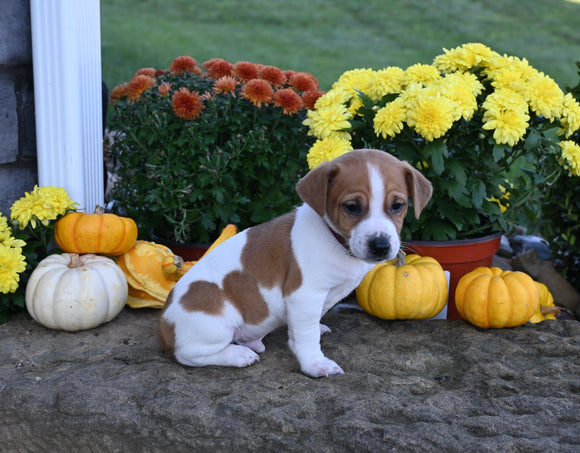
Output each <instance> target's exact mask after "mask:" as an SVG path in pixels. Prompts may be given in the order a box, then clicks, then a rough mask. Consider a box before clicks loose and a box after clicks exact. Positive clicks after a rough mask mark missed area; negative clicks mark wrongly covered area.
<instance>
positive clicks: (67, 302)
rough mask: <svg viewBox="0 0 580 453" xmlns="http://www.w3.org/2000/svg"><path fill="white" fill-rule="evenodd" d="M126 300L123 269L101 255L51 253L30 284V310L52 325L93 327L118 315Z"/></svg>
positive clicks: (40, 264)
mask: <svg viewBox="0 0 580 453" xmlns="http://www.w3.org/2000/svg"><path fill="white" fill-rule="evenodd" d="M126 300H127V281H126V280H125V276H124V275H123V272H122V271H121V269H119V266H117V265H116V264H115V262H114V261H113V260H111V259H110V258H107V257H105V256H99V255H90V254H89V255H77V254H69V253H63V254H60V255H49V256H48V257H46V258H45V259H43V260H42V261H41V262H40V263H38V266H37V267H36V268H35V269H34V271H33V272H32V274H31V275H30V279H29V280H28V284H27V285H26V309H27V310H28V313H29V314H30V316H32V318H33V319H34V320H35V321H37V322H39V323H40V324H42V325H43V326H45V327H49V328H51V329H61V330H69V331H76V330H84V329H92V328H93V327H96V326H98V325H99V324H102V323H105V322H108V321H110V320H112V319H113V318H114V317H115V316H117V315H118V314H119V313H120V312H121V310H122V309H123V307H124V306H125V302H126Z"/></svg>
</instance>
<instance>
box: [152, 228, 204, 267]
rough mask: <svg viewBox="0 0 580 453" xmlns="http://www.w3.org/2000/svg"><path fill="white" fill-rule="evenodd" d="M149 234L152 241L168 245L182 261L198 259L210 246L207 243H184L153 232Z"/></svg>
mask: <svg viewBox="0 0 580 453" xmlns="http://www.w3.org/2000/svg"><path fill="white" fill-rule="evenodd" d="M151 236H152V237H151V239H152V240H153V242H157V243H158V244H162V245H165V246H167V247H169V248H170V249H171V251H172V252H173V253H174V254H175V255H177V256H180V257H182V258H183V260H184V261H198V260H199V259H200V258H201V257H202V256H203V255H204V253H205V252H207V250H208V249H209V247H210V246H209V244H184V243H181V242H175V241H172V240H171V239H165V238H162V237H159V236H157V235H154V234H153V235H151Z"/></svg>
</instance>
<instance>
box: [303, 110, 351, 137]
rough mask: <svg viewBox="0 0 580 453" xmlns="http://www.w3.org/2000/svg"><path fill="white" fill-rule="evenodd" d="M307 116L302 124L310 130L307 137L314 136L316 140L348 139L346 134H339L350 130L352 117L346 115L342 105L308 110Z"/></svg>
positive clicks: (348, 114)
mask: <svg viewBox="0 0 580 453" xmlns="http://www.w3.org/2000/svg"><path fill="white" fill-rule="evenodd" d="M307 115H308V118H306V119H305V120H304V121H303V123H302V124H304V125H305V126H308V127H309V128H310V130H309V131H308V135H314V136H316V137H317V138H327V137H330V136H337V135H338V136H342V137H343V138H346V139H347V138H349V137H350V135H349V134H348V132H341V130H343V129H348V128H350V122H349V120H350V119H351V118H352V115H351V114H350V113H348V111H347V109H346V107H345V106H344V105H333V106H330V107H327V108H324V109H316V110H309V111H308V113H307Z"/></svg>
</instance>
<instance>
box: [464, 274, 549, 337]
mask: <svg viewBox="0 0 580 453" xmlns="http://www.w3.org/2000/svg"><path fill="white" fill-rule="evenodd" d="M455 305H456V306H457V310H458V311H459V314H460V315H461V317H462V318H463V319H466V320H467V321H469V322H470V323H472V324H474V325H476V326H478V327H481V328H483V329H487V328H489V327H493V328H501V327H516V326H521V325H522V324H525V323H526V322H528V320H529V319H530V318H531V316H532V314H533V313H534V312H535V311H536V310H537V308H538V305H539V295H538V288H537V286H536V284H535V282H534V280H533V279H532V278H531V277H530V276H529V275H527V274H525V273H523V272H512V271H504V270H502V269H500V268H498V267H491V268H489V267H478V268H477V269H475V270H473V271H471V272H469V273H467V274H465V275H464V276H463V277H461V279H460V280H459V283H458V284H457V289H456V290H455Z"/></svg>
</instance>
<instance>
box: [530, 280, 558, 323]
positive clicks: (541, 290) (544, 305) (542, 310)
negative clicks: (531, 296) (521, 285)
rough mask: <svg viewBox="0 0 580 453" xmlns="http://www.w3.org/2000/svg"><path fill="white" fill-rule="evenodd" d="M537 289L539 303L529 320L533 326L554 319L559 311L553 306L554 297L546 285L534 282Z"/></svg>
mask: <svg viewBox="0 0 580 453" xmlns="http://www.w3.org/2000/svg"><path fill="white" fill-rule="evenodd" d="M535 283H536V286H537V288H538V294H539V301H540V303H539V304H538V308H537V310H536V311H535V312H534V314H533V315H532V317H531V318H530V322H533V323H534V324H536V323H538V322H542V321H545V320H546V319H556V314H558V313H560V309H559V308H558V307H556V306H555V305H554V297H553V296H552V293H551V292H550V290H549V289H548V287H547V286H546V285H544V284H543V283H540V282H535Z"/></svg>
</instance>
